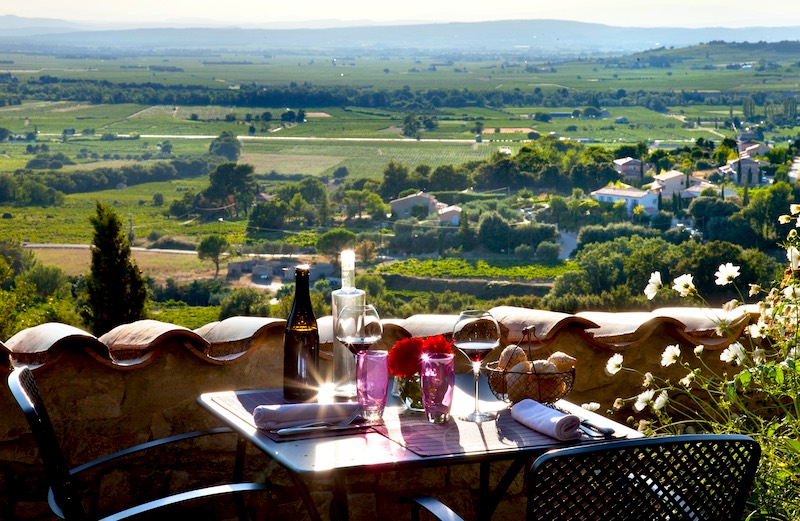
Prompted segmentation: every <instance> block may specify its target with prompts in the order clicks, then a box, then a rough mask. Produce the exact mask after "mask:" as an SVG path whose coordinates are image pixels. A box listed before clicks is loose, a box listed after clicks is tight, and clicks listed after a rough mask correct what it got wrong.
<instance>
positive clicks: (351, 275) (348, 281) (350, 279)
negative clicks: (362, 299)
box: [342, 267, 356, 290]
mask: <svg viewBox="0 0 800 521" xmlns="http://www.w3.org/2000/svg"><path fill="white" fill-rule="evenodd" d="M355 287H356V270H354V269H352V268H351V269H348V268H345V267H342V289H344V290H352V289H355Z"/></svg>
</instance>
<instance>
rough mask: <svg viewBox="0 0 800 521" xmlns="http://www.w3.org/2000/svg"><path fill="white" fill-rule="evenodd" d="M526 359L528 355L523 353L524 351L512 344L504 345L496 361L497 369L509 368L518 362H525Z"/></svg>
mask: <svg viewBox="0 0 800 521" xmlns="http://www.w3.org/2000/svg"><path fill="white" fill-rule="evenodd" d="M527 360H528V355H526V354H525V351H524V350H523V349H522V348H521V347H519V346H517V345H514V344H511V345H510V346H506V348H505V349H503V352H502V353H500V359H499V360H498V362H497V368H498V369H511V368H512V367H514V366H515V365H517V364H518V363H520V362H525V361H527Z"/></svg>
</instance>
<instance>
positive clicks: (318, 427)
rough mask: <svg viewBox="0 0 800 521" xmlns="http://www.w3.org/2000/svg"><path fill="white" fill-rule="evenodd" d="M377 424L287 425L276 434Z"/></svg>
mask: <svg viewBox="0 0 800 521" xmlns="http://www.w3.org/2000/svg"><path fill="white" fill-rule="evenodd" d="M372 425H375V422H363V423H350V424H348V425H311V426H309V427H286V428H283V429H278V430H277V431H275V434H277V435H278V436H290V435H292V434H300V433H301V432H314V431H341V430H345V429H361V428H363V427H370V426H372Z"/></svg>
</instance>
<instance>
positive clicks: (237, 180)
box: [204, 163, 257, 217]
mask: <svg viewBox="0 0 800 521" xmlns="http://www.w3.org/2000/svg"><path fill="white" fill-rule="evenodd" d="M254 171H255V169H254V168H253V165H246V164H245V165H237V164H236V163H222V164H221V165H217V168H215V169H214V171H213V172H211V174H209V179H210V181H211V184H210V185H209V187H208V188H206V190H205V192H204V195H205V196H206V197H207V198H209V199H210V200H212V201H214V202H215V203H216V204H217V205H218V206H219V207H223V206H226V203H227V201H228V198H229V197H231V196H232V197H233V202H234V212H233V213H234V214H235V215H236V217H238V216H239V208H240V207H241V208H242V209H243V211H244V213H245V214H246V213H247V208H248V207H249V206H250V204H251V203H252V202H253V200H254V199H255V194H256V190H257V186H256V183H255V181H254V180H253V172H254ZM226 213H228V212H227V208H226Z"/></svg>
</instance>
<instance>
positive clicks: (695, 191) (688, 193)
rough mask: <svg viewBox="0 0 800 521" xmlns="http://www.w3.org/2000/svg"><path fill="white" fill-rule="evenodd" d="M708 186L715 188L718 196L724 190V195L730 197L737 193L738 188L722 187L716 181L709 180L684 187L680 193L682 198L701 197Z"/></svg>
mask: <svg viewBox="0 0 800 521" xmlns="http://www.w3.org/2000/svg"><path fill="white" fill-rule="evenodd" d="M708 188H711V189H712V190H714V193H715V194H717V196H719V195H720V194H721V193H723V192H724V197H730V196H733V195H736V190H734V189H732V188H720V187H719V186H717V185H715V184H714V183H709V182H708V181H703V182H701V183H700V184H696V185H692V186H690V187H689V188H684V189H683V190H681V191H680V195H681V198H682V199H696V198H698V197H700V195H701V194H702V193H703V191H704V190H706V189H708Z"/></svg>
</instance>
